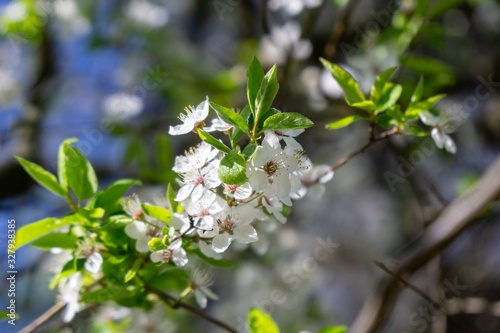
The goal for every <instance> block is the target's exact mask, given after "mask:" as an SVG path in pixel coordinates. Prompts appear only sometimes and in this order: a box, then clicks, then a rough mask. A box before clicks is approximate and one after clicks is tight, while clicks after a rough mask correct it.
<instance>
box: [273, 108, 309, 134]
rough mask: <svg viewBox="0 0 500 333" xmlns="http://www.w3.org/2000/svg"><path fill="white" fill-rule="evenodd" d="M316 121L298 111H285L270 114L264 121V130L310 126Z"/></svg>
mask: <svg viewBox="0 0 500 333" xmlns="http://www.w3.org/2000/svg"><path fill="white" fill-rule="evenodd" d="M313 125H314V123H313V122H312V121H311V120H310V119H309V118H307V117H306V116H303V115H301V114H300V113H298V112H283V113H278V114H274V115H272V116H270V117H269V118H267V119H266V121H264V128H263V129H264V130H289V129H299V128H308V127H311V126H313Z"/></svg>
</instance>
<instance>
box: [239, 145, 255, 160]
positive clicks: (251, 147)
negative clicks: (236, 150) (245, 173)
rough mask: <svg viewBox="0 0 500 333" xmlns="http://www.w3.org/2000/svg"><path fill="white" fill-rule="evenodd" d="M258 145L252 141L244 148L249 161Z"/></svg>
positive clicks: (244, 153)
mask: <svg viewBox="0 0 500 333" xmlns="http://www.w3.org/2000/svg"><path fill="white" fill-rule="evenodd" d="M257 147H258V145H257V144H256V143H251V144H248V145H247V146H246V147H245V149H243V151H242V153H243V156H245V159H246V160H247V161H248V160H249V159H250V158H251V157H252V156H253V154H254V153H255V151H256V150H257Z"/></svg>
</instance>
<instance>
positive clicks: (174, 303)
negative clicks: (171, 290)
mask: <svg viewBox="0 0 500 333" xmlns="http://www.w3.org/2000/svg"><path fill="white" fill-rule="evenodd" d="M146 289H147V290H148V291H150V292H152V293H154V294H156V295H157V296H158V297H159V298H160V299H161V300H162V301H164V302H165V303H166V304H167V305H168V306H170V307H172V308H183V309H185V310H187V311H189V312H191V313H193V314H195V315H197V316H198V317H200V318H203V319H205V320H207V321H209V322H211V323H212V324H214V325H216V326H218V327H220V328H223V329H225V330H226V331H228V332H230V333H238V331H236V330H235V329H234V328H232V327H231V326H229V325H228V324H226V323H224V322H222V321H220V320H219V319H217V318H214V317H212V316H210V315H209V314H207V313H206V312H203V311H201V310H199V309H198V308H196V307H194V306H192V305H189V304H187V303H184V302H181V301H179V300H177V299H176V298H175V297H173V296H171V295H169V294H167V293H165V292H163V291H161V290H156V289H154V288H151V287H146Z"/></svg>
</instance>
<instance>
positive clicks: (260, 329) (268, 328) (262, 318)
mask: <svg viewBox="0 0 500 333" xmlns="http://www.w3.org/2000/svg"><path fill="white" fill-rule="evenodd" d="M247 324H248V328H250V332H251V333H279V332H280V330H279V329H278V326H277V325H276V323H275V322H274V321H273V319H272V318H271V317H270V316H269V315H268V314H267V313H264V312H263V311H261V310H259V309H257V308H251V309H250V311H249V312H248V317H247Z"/></svg>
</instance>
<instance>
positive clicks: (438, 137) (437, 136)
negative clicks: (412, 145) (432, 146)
mask: <svg viewBox="0 0 500 333" xmlns="http://www.w3.org/2000/svg"><path fill="white" fill-rule="evenodd" d="M431 136H432V139H433V140H434V142H435V143H436V146H437V147H438V148H439V149H442V148H443V146H444V138H443V133H441V132H440V131H439V130H438V129H437V128H433V129H432V131H431Z"/></svg>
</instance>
